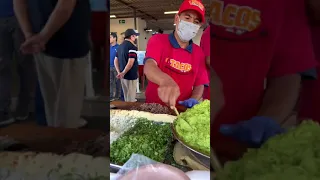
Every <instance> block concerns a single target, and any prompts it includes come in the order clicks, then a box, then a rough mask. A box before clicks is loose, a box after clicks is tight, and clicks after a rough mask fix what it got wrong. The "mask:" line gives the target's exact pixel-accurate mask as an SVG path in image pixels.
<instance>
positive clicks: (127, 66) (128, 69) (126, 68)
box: [122, 59, 134, 74]
mask: <svg viewBox="0 0 320 180" xmlns="http://www.w3.org/2000/svg"><path fill="white" fill-rule="evenodd" d="M133 63H134V59H129V61H128V63H127V65H126V67H124V69H123V71H122V72H123V73H124V74H127V72H128V71H130V69H131V68H132V66H133Z"/></svg>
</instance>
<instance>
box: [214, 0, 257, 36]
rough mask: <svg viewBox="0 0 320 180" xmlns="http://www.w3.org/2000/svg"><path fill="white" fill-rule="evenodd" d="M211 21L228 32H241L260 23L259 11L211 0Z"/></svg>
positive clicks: (251, 29)
mask: <svg viewBox="0 0 320 180" xmlns="http://www.w3.org/2000/svg"><path fill="white" fill-rule="evenodd" d="M210 14H211V15H210V18H211V22H212V23H213V24H214V25H217V26H223V27H226V28H227V31H228V32H234V33H237V34H241V33H243V32H248V31H249V32H250V31H253V30H255V29H256V28H257V27H259V25H260V24H261V12H260V11H259V10H257V9H253V8H251V7H248V6H238V5H235V4H227V5H226V6H225V7H224V2H223V1H221V0H213V2H212V4H211V8H210Z"/></svg>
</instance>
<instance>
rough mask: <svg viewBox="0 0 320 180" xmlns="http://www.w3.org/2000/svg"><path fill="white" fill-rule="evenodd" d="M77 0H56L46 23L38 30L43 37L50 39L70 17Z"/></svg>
mask: <svg viewBox="0 0 320 180" xmlns="http://www.w3.org/2000/svg"><path fill="white" fill-rule="evenodd" d="M76 3H77V0H58V3H57V5H56V7H55V8H54V10H53V12H52V14H51V15H50V17H49V19H48V21H47V23H46V25H45V26H44V28H43V29H42V31H41V32H40V33H41V34H42V35H44V37H45V39H50V38H51V37H52V36H53V35H54V34H55V33H56V32H57V31H58V30H59V29H60V28H61V27H62V26H63V25H64V24H65V23H66V22H67V21H68V20H69V18H70V17H71V14H72V12H73V9H74V7H75V5H76Z"/></svg>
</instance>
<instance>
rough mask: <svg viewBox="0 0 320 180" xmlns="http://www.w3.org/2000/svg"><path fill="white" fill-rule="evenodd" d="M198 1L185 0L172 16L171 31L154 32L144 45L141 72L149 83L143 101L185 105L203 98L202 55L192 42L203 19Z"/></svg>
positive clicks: (205, 78) (190, 104)
mask: <svg viewBox="0 0 320 180" xmlns="http://www.w3.org/2000/svg"><path fill="white" fill-rule="evenodd" d="M204 14H205V9H204V6H203V4H202V3H201V1H196V0H195V1H184V2H183V3H182V4H181V6H180V9H179V13H178V14H177V15H176V16H175V19H174V23H175V24H176V29H175V31H174V32H173V33H172V34H156V35H154V36H152V37H151V38H150V40H149V41H148V45H147V51H146V58H145V63H144V64H145V66H144V73H145V75H146V76H147V78H148V80H149V82H148V86H147V88H146V92H145V95H146V102H148V103H159V104H166V105H169V106H170V107H172V106H173V107H175V105H176V102H178V103H179V104H181V105H183V106H186V107H188V108H190V107H192V106H194V105H195V104H197V103H198V101H199V100H200V99H201V98H202V95H203V89H204V85H206V84H208V77H207V73H206V66H205V60H204V59H205V56H204V54H203V52H202V50H201V48H200V47H199V46H198V45H196V44H194V43H193V42H192V38H194V37H195V36H196V34H197V33H198V31H199V29H200V26H201V24H202V23H203V22H204V21H205V17H204Z"/></svg>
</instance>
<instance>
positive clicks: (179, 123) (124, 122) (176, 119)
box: [110, 101, 210, 173]
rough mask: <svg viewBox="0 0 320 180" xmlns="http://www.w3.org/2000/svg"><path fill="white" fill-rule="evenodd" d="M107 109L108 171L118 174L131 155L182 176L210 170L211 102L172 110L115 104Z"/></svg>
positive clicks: (131, 104) (159, 107)
mask: <svg viewBox="0 0 320 180" xmlns="http://www.w3.org/2000/svg"><path fill="white" fill-rule="evenodd" d="M111 108H112V109H110V168H111V172H113V173H117V172H119V171H120V170H121V169H122V168H123V166H124V164H126V163H127V162H128V161H130V160H131V159H132V155H133V154H139V155H143V156H145V157H147V158H150V159H151V160H152V161H154V162H157V163H162V164H167V165H170V166H171V167H176V168H177V169H180V170H182V171H184V172H187V171H190V170H203V171H207V172H209V169H210V101H203V102H201V103H200V104H198V105H196V106H194V107H193V108H191V109H188V110H186V109H185V108H183V107H177V109H178V110H179V112H180V114H179V116H177V115H176V112H175V111H174V110H171V109H170V108H168V107H165V106H161V105H159V104H154V103H139V102H134V103H128V102H119V101H115V102H112V103H111Z"/></svg>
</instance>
